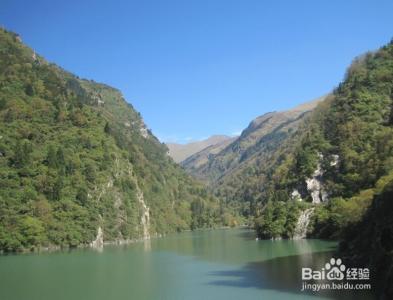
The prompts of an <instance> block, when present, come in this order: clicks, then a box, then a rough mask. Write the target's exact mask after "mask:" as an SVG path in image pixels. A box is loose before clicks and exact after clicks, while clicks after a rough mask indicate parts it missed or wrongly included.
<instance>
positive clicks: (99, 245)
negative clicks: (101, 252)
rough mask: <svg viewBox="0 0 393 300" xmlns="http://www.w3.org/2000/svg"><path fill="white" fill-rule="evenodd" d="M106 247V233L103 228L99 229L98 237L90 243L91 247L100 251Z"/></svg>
mask: <svg viewBox="0 0 393 300" xmlns="http://www.w3.org/2000/svg"><path fill="white" fill-rule="evenodd" d="M103 246H104V232H103V231H102V228H101V226H100V227H98V229H97V237H96V239H95V240H94V241H92V242H91V243H90V247H92V248H97V249H100V248H102V247H103Z"/></svg>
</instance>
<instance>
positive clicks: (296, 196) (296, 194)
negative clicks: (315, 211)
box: [291, 189, 303, 201]
mask: <svg viewBox="0 0 393 300" xmlns="http://www.w3.org/2000/svg"><path fill="white" fill-rule="evenodd" d="M291 199H292V200H294V201H303V199H302V195H300V193H299V191H298V190H297V189H294V190H293V191H292V193H291Z"/></svg>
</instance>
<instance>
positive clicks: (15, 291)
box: [0, 229, 372, 300]
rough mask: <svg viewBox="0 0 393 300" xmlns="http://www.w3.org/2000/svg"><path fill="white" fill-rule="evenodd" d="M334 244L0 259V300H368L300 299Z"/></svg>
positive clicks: (193, 241)
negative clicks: (306, 277)
mask: <svg viewBox="0 0 393 300" xmlns="http://www.w3.org/2000/svg"><path fill="white" fill-rule="evenodd" d="M335 247H336V244H335V243H334V242H327V241H321V240H300V241H292V240H282V241H270V240H269V241H256V240H255V235H254V232H252V231H250V230H246V229H222V230H209V231H197V232H185V233H180V234H174V235H170V236H166V237H164V238H160V239H153V240H151V241H148V242H140V243H135V244H131V245H127V246H106V247H104V249H103V251H97V250H92V249H81V250H72V251H67V252H53V253H42V254H23V255H3V256H0V299H2V300H24V299H26V300H49V299H50V300H63V299H64V300H65V299H66V300H90V299H91V300H93V299H94V300H101V299H102V300H104V299H105V300H110V299H113V300H117V299H168V300H176V299H192V300H193V299H198V300H199V299H202V300H204V299H225V300H227V299H228V300H229V299H241V300H246V299H280V300H285V299H325V298H333V299H340V298H343V299H351V298H354V299H361V298H365V299H372V297H371V296H370V295H366V294H365V293H364V292H362V293H358V294H353V293H347V294H345V293H336V294H334V293H321V292H319V293H305V292H301V291H300V290H301V287H302V285H301V268H302V267H311V266H314V267H315V268H317V269H318V268H319V269H320V268H321V267H322V266H323V265H324V264H325V263H326V262H327V261H328V259H330V257H331V252H332V251H334V249H335Z"/></svg>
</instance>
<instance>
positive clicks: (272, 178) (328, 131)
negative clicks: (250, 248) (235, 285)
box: [240, 41, 393, 295]
mask: <svg viewBox="0 0 393 300" xmlns="http://www.w3.org/2000/svg"><path fill="white" fill-rule="evenodd" d="M263 166H264V167H266V168H264V169H263V170H261V169H255V167H256V166H255V165H254V166H253V167H252V168H253V169H252V170H250V169H248V170H245V171H244V172H243V173H242V176H241V177H240V178H242V180H244V181H246V182H247V183H248V184H247V185H248V191H249V192H250V198H252V203H254V208H255V209H254V210H253V212H252V213H254V217H255V228H256V230H257V233H258V235H259V236H260V237H261V238H281V237H286V238H292V237H294V235H295V229H296V227H297V225H298V224H299V216H300V215H301V214H302V213H303V214H304V213H305V212H308V216H309V218H310V223H309V224H308V231H307V236H308V237H315V238H325V239H326V238H327V239H336V240H340V241H341V244H340V252H341V253H340V255H341V256H342V257H346V258H347V262H348V263H349V264H355V265H356V264H359V263H360V264H361V265H364V266H368V267H370V268H371V270H372V271H373V274H374V275H376V276H378V277H379V279H380V280H379V281H378V285H380V286H381V289H382V290H385V291H386V292H387V294H389V295H392V294H393V293H392V290H391V282H392V280H393V273H392V266H393V256H392V249H393V248H392V238H393V229H392V222H391V220H392V215H393V210H392V205H391V200H392V185H393V41H392V42H390V43H389V44H388V45H386V46H384V47H382V48H381V49H379V50H378V51H375V52H372V53H367V54H365V55H362V56H360V57H359V58H357V59H355V61H354V62H353V63H352V65H351V66H350V67H349V69H348V70H347V72H346V75H345V78H344V80H343V82H341V83H340V84H339V85H338V87H337V88H336V89H335V90H334V91H333V93H332V94H331V95H329V96H328V97H327V98H326V99H325V100H324V101H323V102H321V103H320V104H319V105H318V106H317V108H316V109H315V110H314V111H313V112H312V113H311V114H309V115H308V116H307V117H306V118H305V119H304V120H303V122H302V124H301V125H299V127H298V128H297V130H296V131H295V132H294V133H293V134H292V135H291V136H290V137H288V139H287V140H286V141H285V143H283V145H282V147H280V149H279V150H278V151H276V152H275V153H274V154H273V155H272V156H271V157H270V162H269V163H264V165H263ZM252 195H256V197H255V198H253V197H252ZM376 276H375V277H376ZM374 279H375V278H374Z"/></svg>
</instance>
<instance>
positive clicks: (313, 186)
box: [306, 154, 328, 204]
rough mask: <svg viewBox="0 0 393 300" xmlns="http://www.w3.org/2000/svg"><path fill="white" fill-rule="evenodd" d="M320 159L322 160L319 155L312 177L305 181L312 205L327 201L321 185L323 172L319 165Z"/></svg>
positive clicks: (321, 156)
mask: <svg viewBox="0 0 393 300" xmlns="http://www.w3.org/2000/svg"><path fill="white" fill-rule="evenodd" d="M322 159H323V155H322V154H319V162H318V166H317V168H316V169H315V171H314V173H313V174H312V177H311V178H308V179H306V184H307V191H309V193H310V195H311V198H312V203H316V204H318V203H321V202H325V201H327V200H328V195H327V193H326V191H325V190H324V189H323V185H322V175H323V170H322V167H321V163H320V162H321V161H322Z"/></svg>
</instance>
